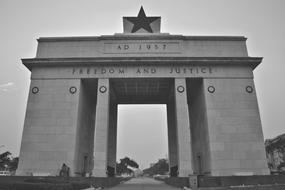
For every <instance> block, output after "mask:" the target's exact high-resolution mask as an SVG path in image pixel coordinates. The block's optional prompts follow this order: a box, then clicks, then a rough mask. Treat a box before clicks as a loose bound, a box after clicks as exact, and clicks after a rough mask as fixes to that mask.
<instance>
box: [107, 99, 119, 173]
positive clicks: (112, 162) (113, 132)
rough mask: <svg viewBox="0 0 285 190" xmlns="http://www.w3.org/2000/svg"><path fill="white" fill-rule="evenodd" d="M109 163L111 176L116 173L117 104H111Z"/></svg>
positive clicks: (108, 169) (108, 167)
mask: <svg viewBox="0 0 285 190" xmlns="http://www.w3.org/2000/svg"><path fill="white" fill-rule="evenodd" d="M108 139H109V140H108V163H107V172H108V176H109V177H114V176H115V173H116V154H117V104H111V105H110V119H109V134H108Z"/></svg>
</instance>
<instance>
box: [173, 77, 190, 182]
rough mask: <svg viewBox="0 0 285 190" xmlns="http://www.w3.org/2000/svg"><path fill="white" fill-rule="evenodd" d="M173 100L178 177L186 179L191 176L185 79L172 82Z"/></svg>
mask: <svg viewBox="0 0 285 190" xmlns="http://www.w3.org/2000/svg"><path fill="white" fill-rule="evenodd" d="M174 84H175V85H174V99H175V111H176V114H175V115H176V126H177V137H178V141H177V143H178V144H177V149H178V172H179V173H178V175H179V177H187V176H189V175H190V174H193V169H192V150H191V134H190V122H189V114H188V103H187V93H186V79H185V78H176V79H175V82H174Z"/></svg>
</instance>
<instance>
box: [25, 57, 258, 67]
mask: <svg viewBox="0 0 285 190" xmlns="http://www.w3.org/2000/svg"><path fill="white" fill-rule="evenodd" d="M261 61H262V57H88V58H86V57H84V58H32V59H22V63H23V64H24V65H25V66H26V67H27V68H29V69H30V70H31V68H32V67H40V66H74V65H76V66H83V65H85V66H90V65H104V66H107V65H113V64H123V65H136V64H159V65H166V64H167V65H169V64H201V65H203V64H212V65H213V64H217V65H221V64H230V65H237V64H239V65H240V64H248V65H250V66H251V67H252V69H255V67H257V66H258V65H259V64H260V63H261Z"/></svg>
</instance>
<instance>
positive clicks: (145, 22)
mask: <svg viewBox="0 0 285 190" xmlns="http://www.w3.org/2000/svg"><path fill="white" fill-rule="evenodd" d="M124 19H126V20H128V21H130V22H131V23H133V24H134V26H133V28H132V31H131V32H132V33H135V32H136V31H138V30H139V29H141V28H143V29H145V30H146V31H148V32H150V33H153V31H152V29H151V27H150V24H151V23H152V22H154V21H155V20H157V19H160V17H147V16H146V15H145V12H144V10H143V7H141V9H140V12H139V14H138V16H137V17H124Z"/></svg>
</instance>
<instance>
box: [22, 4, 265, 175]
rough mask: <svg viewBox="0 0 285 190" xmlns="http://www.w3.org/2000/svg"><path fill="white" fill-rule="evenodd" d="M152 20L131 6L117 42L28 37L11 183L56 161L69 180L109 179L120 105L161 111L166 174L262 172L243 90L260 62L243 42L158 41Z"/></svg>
mask: <svg viewBox="0 0 285 190" xmlns="http://www.w3.org/2000/svg"><path fill="white" fill-rule="evenodd" d="M160 19H161V18H160V17H147V16H146V15H145V13H144V11H143V9H142V8H141V10H140V12H139V14H138V16H137V17H124V18H123V23H124V33H122V34H115V35H104V36H99V37H52V38H40V39H38V48H37V54H36V57H35V58H32V59H23V60H22V61H23V64H24V65H25V66H26V67H27V68H28V69H29V70H30V71H31V72H32V74H31V85H30V93H29V98H28V104H27V111H26V119H25V124H24V131H23V138H22V144H21V152H20V160H19V167H18V170H17V174H18V175H31V174H34V175H36V174H41V175H43V174H46V175H58V173H59V170H60V167H61V165H62V164H63V163H65V164H67V165H68V166H69V167H70V171H71V175H72V176H76V175H82V174H84V173H92V175H93V176H96V177H107V176H114V174H115V165H116V141H117V139H116V136H117V132H116V130H117V105H118V104H125V103H127V104H132V103H135V104H158V103H159V104H166V105H167V121H168V141H169V145H168V146H169V162H170V174H171V175H172V176H181V177H183V176H184V177H185V176H188V175H190V174H206V175H212V176H222V175H263V174H268V173H269V170H268V168H267V163H266V157H265V150H264V143H263V134H262V128H261V122H260V116H259V110H258V104H257V98H256V92H255V87H254V82H253V70H254V69H255V67H256V66H258V64H259V63H260V62H261V60H262V58H259V57H249V56H248V53H247V48H246V38H245V37H240V36H183V35H170V34H168V33H160ZM154 127H155V126H154ZM130 143H131V142H130ZM146 154H147V153H146Z"/></svg>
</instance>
